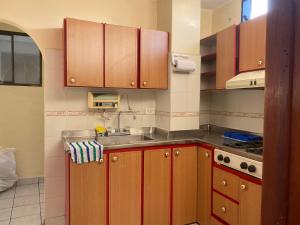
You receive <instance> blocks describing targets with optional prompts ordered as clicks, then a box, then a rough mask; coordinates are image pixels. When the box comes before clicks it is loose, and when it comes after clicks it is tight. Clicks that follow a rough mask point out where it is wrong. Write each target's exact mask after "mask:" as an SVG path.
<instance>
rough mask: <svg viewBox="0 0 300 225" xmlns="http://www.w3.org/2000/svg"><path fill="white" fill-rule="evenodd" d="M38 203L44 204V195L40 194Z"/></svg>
mask: <svg viewBox="0 0 300 225" xmlns="http://www.w3.org/2000/svg"><path fill="white" fill-rule="evenodd" d="M40 202H41V203H44V202H45V194H40Z"/></svg>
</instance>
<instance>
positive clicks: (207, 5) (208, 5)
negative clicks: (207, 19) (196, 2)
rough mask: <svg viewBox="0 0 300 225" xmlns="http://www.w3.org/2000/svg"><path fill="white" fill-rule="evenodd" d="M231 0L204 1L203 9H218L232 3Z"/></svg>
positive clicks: (202, 3) (202, 2)
mask: <svg viewBox="0 0 300 225" xmlns="http://www.w3.org/2000/svg"><path fill="white" fill-rule="evenodd" d="M230 1H231V0H202V1H201V8H203V9H216V8H218V7H219V6H221V5H223V4H225V3H227V2H230Z"/></svg>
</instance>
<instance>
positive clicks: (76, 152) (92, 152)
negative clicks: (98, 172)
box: [68, 141, 103, 164]
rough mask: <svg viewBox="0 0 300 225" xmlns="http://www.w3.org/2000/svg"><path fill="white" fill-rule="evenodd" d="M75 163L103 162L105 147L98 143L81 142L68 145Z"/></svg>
mask: <svg viewBox="0 0 300 225" xmlns="http://www.w3.org/2000/svg"><path fill="white" fill-rule="evenodd" d="M68 146H69V149H70V152H71V158H72V160H73V162H74V163H77V164H82V163H89V162H103V145H101V144H99V143H98V142H97V141H79V142H69V143H68Z"/></svg>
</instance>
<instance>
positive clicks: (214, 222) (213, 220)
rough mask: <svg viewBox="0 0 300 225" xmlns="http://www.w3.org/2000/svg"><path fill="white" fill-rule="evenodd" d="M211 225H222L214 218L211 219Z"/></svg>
mask: <svg viewBox="0 0 300 225" xmlns="http://www.w3.org/2000/svg"><path fill="white" fill-rule="evenodd" d="M211 225H223V223H221V222H219V221H218V220H217V219H215V218H214V217H211Z"/></svg>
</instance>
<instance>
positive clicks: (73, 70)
mask: <svg viewBox="0 0 300 225" xmlns="http://www.w3.org/2000/svg"><path fill="white" fill-rule="evenodd" d="M103 26H104V25H103V24H100V23H94V22H89V21H82V20H77V19H70V18H67V19H65V22H64V32H65V33H64V35H65V60H66V65H65V66H66V69H65V86H84V87H103V62H104V60H103Z"/></svg>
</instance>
